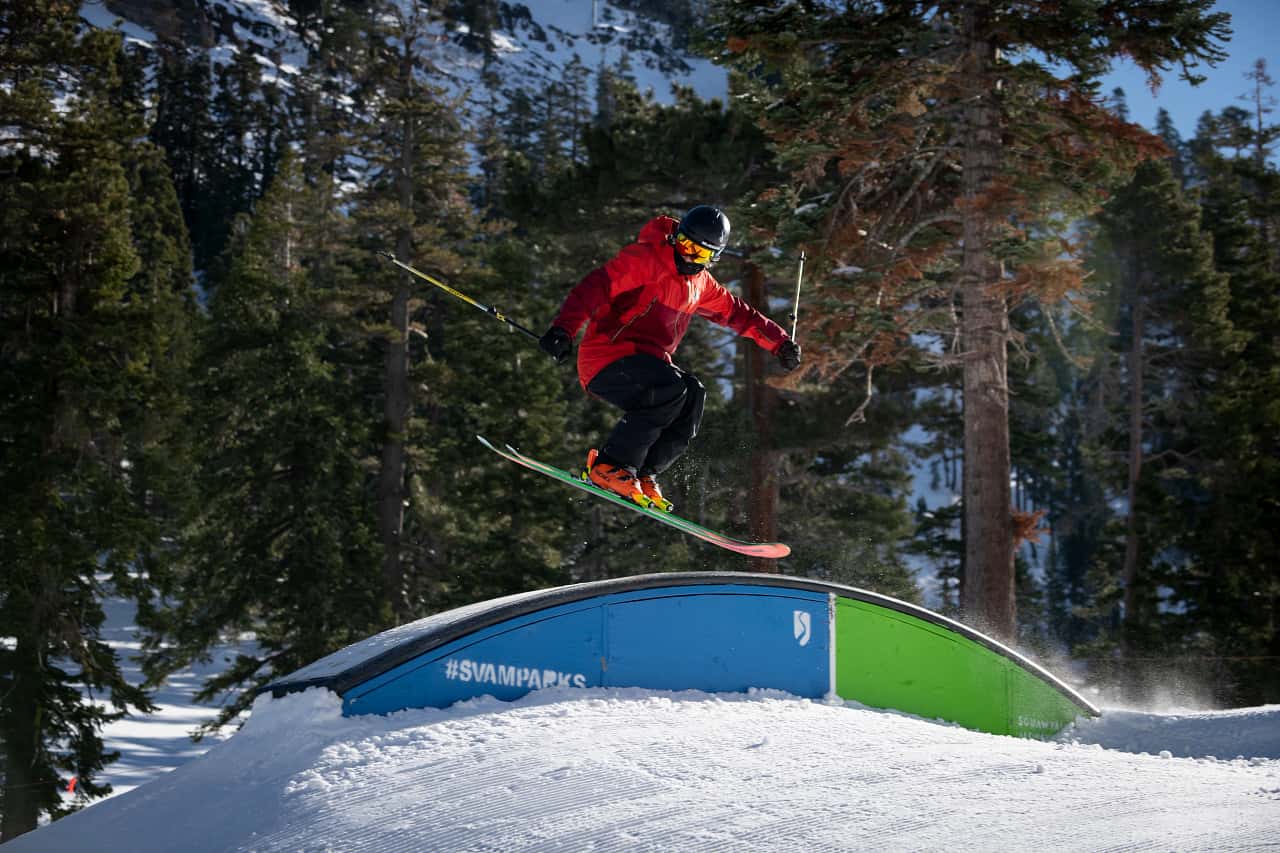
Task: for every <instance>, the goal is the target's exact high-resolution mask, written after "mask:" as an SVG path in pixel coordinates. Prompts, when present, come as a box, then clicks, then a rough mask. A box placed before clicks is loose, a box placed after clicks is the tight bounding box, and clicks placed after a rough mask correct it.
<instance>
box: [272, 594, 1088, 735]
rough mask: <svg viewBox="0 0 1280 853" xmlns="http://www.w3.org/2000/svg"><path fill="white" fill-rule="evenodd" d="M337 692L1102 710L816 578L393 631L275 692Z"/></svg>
mask: <svg viewBox="0 0 1280 853" xmlns="http://www.w3.org/2000/svg"><path fill="white" fill-rule="evenodd" d="M309 687H325V688H327V689H329V690H332V691H333V692H335V693H337V694H338V695H339V696H341V697H342V700H343V713H344V714H346V715H348V716H350V715H354V714H387V713H391V712H393V711H399V710H402V709H405V708H423V707H434V708H444V707H447V706H448V705H451V704H453V703H454V702H458V701H460V700H463V699H471V698H474V697H476V696H482V695H491V696H494V697H496V698H498V699H504V700H511V699H517V698H519V697H521V696H523V695H525V694H526V693H528V692H530V691H531V690H537V689H539V688H543V687H642V688H647V689H652V690H701V691H705V692H709V693H719V692H744V691H746V690H749V689H751V688H770V689H775V690H782V691H786V692H787V693H791V694H793V695H796V696H803V697H807V698H811V699H828V700H853V701H856V702H859V703H861V704H863V705H867V706H870V707H874V708H885V709H892V710H895V711H902V712H905V713H909V714H914V715H917V716H920V717H924V718H926V719H940V720H946V721H948V722H952V723H956V724H958V725H961V726H964V727H966V728H969V729H974V730H976V731H983V732H989V733H992V734H1003V735H1016V736H1020V737H1035V738H1043V737H1050V736H1052V735H1055V734H1057V733H1058V732H1060V731H1061V730H1062V729H1063V728H1064V727H1065V726H1067V725H1068V724H1069V723H1071V722H1072V721H1073V720H1075V719H1076V718H1077V717H1079V716H1082V715H1085V716H1097V715H1098V713H1099V711H1098V709H1097V708H1095V707H1094V706H1093V705H1092V704H1090V703H1089V702H1088V701H1086V700H1085V699H1084V698H1083V697H1081V696H1080V695H1079V694H1077V693H1076V692H1075V691H1074V690H1072V689H1071V688H1070V687H1068V686H1067V685H1066V684H1064V683H1063V682H1061V681H1059V680H1058V679H1057V678H1055V677H1054V676H1053V675H1051V674H1049V673H1048V672H1046V671H1045V670H1044V669H1042V668H1040V667H1039V666H1037V665H1036V664H1035V663H1033V662H1031V661H1030V660H1028V659H1027V658H1025V657H1023V656H1022V655H1019V654H1018V653H1017V652H1015V651H1013V650H1012V649H1009V648H1007V647H1005V646H1003V645H1001V644H1000V643H998V642H996V641H995V640H993V639H991V638H989V637H986V636H984V635H982V634H980V633H978V632H977V631H974V630H972V629H970V628H967V627H965V626H964V625H961V624H960V623H958V622H955V621H952V620H950V619H947V618H946V617H944V616H941V615H939V614H937V613H933V612H931V611H929V610H925V609H924V608H921V607H917V606H915V605H912V604H908V603H906V602H903V601H898V600H897V599H893V598H889V597H887V596H883V595H878V594H876V593H873V592H868V591H866V590H861V589H855V588H853V587H847V586H840V585H837V584H830V583H824V582H822V581H814V580H809V579H805V578H792V577H786V576H782V575H764V574H746V573H736V572H686V573H673V574H656V575H640V576H637V577H630V578H618V579H615V580H606V581H597V582H593V583H581V584H574V585H572V586H563V587H556V588H554V589H546V590H538V591H534V592H527V593H521V594H519V595H512V596H506V597H504V598H497V599H493V600H491V601H485V602H480V603H477V604H471V605H468V606H466V607H460V608H458V609H456V610H450V611H447V612H444V613H438V614H436V615H434V616H430V617H427V618H426V619H421V620H418V621H416V622H412V623H409V624H406V625H401V626H400V627H398V628H393V629H391V630H390V631H384V632H383V633H381V634H377V635H375V636H373V637H370V638H369V639H367V640H363V641H361V642H359V643H356V644H354V645H351V646H348V647H347V648H345V649H341V650H339V651H337V652H334V653H333V654H331V655H329V656H327V657H325V658H322V659H320V660H318V661H316V662H315V663H313V664H311V665H310V666H307V667H304V668H303V669H300V670H298V671H297V672H295V673H293V674H292V675H289V676H287V677H285V678H282V679H279V680H278V681H275V682H273V683H271V684H269V685H267V686H266V687H264V688H263V692H267V691H270V692H271V693H272V694H273V695H276V696H281V695H284V694H286V693H292V692H295V691H298V690H305V689H307V688H309Z"/></svg>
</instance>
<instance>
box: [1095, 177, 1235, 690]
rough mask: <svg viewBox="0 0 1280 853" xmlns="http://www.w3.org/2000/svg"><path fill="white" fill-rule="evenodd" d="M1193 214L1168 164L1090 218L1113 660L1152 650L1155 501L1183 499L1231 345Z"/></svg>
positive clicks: (1155, 636) (1159, 567)
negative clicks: (1110, 387) (1118, 504)
mask: <svg viewBox="0 0 1280 853" xmlns="http://www.w3.org/2000/svg"><path fill="white" fill-rule="evenodd" d="M1199 220H1200V212H1199V210H1198V209H1197V207H1196V206H1195V204H1194V203H1192V202H1190V201H1187V200H1186V199H1184V198H1183V197H1182V193H1181V188H1180V187H1179V184H1178V181H1177V179H1176V178H1175V177H1174V174H1173V172H1172V170H1171V169H1170V167H1169V165H1168V164H1166V163H1163V162H1154V161H1153V162H1149V163H1144V164H1142V165H1141V166H1140V167H1139V168H1138V170H1137V173H1136V174H1135V176H1134V178H1133V180H1132V181H1131V182H1130V183H1129V184H1128V185H1127V186H1126V187H1124V188H1123V189H1122V190H1121V191H1119V192H1117V193H1116V195H1115V196H1114V197H1113V198H1112V199H1111V200H1110V201H1109V202H1108V203H1107V205H1106V207H1105V208H1104V210H1103V211H1102V213H1101V214H1100V215H1099V217H1098V221H1099V234H1098V240H1099V245H1098V246H1097V247H1096V251H1097V252H1098V257H1099V262H1098V263H1097V264H1096V267H1095V268H1096V270H1097V272H1098V277H1099V279H1100V280H1101V281H1103V282H1106V283H1108V284H1110V286H1111V288H1112V299H1113V300H1114V306H1115V307H1114V322H1115V334H1116V341H1117V351H1116V352H1115V356H1114V357H1115V361H1116V365H1117V368H1118V370H1117V375H1118V376H1119V384H1120V388H1119V390H1120V394H1119V395H1116V396H1117V398H1118V399H1114V400H1113V404H1116V409H1117V411H1116V417H1115V419H1114V423H1116V424H1123V425H1124V426H1123V428H1113V430H1112V431H1111V435H1110V436H1104V437H1103V438H1104V441H1108V440H1109V444H1110V446H1109V447H1108V448H1107V449H1108V450H1110V451H1111V452H1112V453H1113V454H1114V455H1115V458H1116V459H1117V460H1121V459H1122V460H1123V464H1114V465H1112V466H1109V467H1110V470H1111V472H1112V477H1111V478H1110V479H1111V482H1112V483H1113V484H1114V488H1115V494H1116V496H1117V497H1118V498H1120V499H1122V500H1123V504H1124V506H1125V511H1124V518H1123V533H1119V530H1118V529H1117V533H1118V535H1119V542H1118V543H1117V544H1116V545H1114V546H1113V547H1114V550H1115V552H1116V553H1119V554H1120V561H1119V571H1118V572H1117V573H1116V574H1115V575H1114V576H1113V578H1112V581H1111V583H1112V584H1113V585H1114V588H1115V589H1116V590H1117V592H1118V596H1119V601H1118V605H1119V610H1118V616H1119V626H1118V630H1117V636H1116V639H1117V641H1118V647H1119V653H1120V656H1121V658H1132V657H1134V656H1137V655H1140V654H1141V653H1143V652H1145V651H1149V650H1150V649H1151V647H1152V646H1153V645H1155V644H1157V643H1158V642H1159V637H1160V631H1159V628H1160V627H1161V625H1160V621H1161V612H1160V603H1159V595H1158V590H1159V588H1160V587H1161V586H1162V585H1164V584H1166V583H1167V578H1165V577H1164V574H1165V573H1166V572H1167V571H1168V570H1169V567H1170V566H1171V564H1176V562H1177V560H1176V559H1173V558H1171V557H1170V555H1169V552H1168V548H1167V546H1166V545H1165V544H1164V543H1166V542H1169V541H1171V540H1172V539H1174V538H1176V535H1177V534H1176V530H1173V529H1164V530H1161V527H1162V525H1160V524H1159V518H1160V516H1161V504H1162V503H1163V502H1164V501H1165V500H1166V498H1165V497H1164V496H1165V495H1175V494H1177V493H1178V492H1179V491H1181V490H1182V485H1181V481H1182V480H1183V479H1184V478H1185V471H1186V468H1187V464H1188V463H1187V459H1188V454H1195V453H1198V452H1199V451H1198V450H1195V449H1194V448H1193V447H1192V446H1190V445H1189V444H1188V441H1187V432H1188V422H1189V420H1191V419H1193V418H1194V416H1195V412H1196V411H1197V410H1199V409H1200V408H1201V407H1202V406H1203V404H1204V392H1205V389H1204V385H1205V381H1206V379H1208V378H1209V377H1210V376H1211V375H1212V374H1211V372H1208V371H1210V368H1211V365H1212V364H1213V363H1214V361H1215V360H1216V359H1217V358H1218V357H1220V356H1219V354H1220V352H1221V351H1222V350H1226V351H1232V350H1236V349H1238V347H1239V344H1238V342H1237V341H1238V338H1239V336H1238V334H1237V333H1236V332H1234V331H1233V330H1232V328H1231V324H1230V320H1229V318H1228V315H1227V308H1228V302H1229V298H1230V294H1229V291H1228V289H1227V279H1226V277H1225V276H1223V275H1221V274H1220V273H1218V272H1217V271H1216V270H1215V269H1214V264H1213V253H1212V247H1211V245H1210V243H1209V241H1208V237H1207V235H1202V234H1201V233H1200V228H1199ZM1126 675H1127V676H1128V677H1127V678H1126V680H1125V681H1126V687H1127V688H1128V689H1130V690H1132V691H1140V690H1141V689H1142V682H1143V679H1142V677H1141V676H1142V673H1141V671H1140V670H1138V669H1136V668H1128V672H1127V673H1126Z"/></svg>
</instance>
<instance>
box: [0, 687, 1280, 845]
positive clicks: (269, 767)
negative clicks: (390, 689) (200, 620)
mask: <svg viewBox="0 0 1280 853" xmlns="http://www.w3.org/2000/svg"><path fill="white" fill-rule="evenodd" d="M1112 739H1115V740H1117V741H1122V742H1123V745H1124V746H1125V748H1126V749H1128V750H1145V751H1146V752H1147V753H1151V754H1142V753H1139V752H1134V751H1119V750H1117V749H1110V748H1105V746H1104V744H1109V743H1110V742H1111V740H1112ZM1166 740H1167V741H1168V744H1167V745H1165V746H1161V744H1163V743H1165V741H1166ZM1195 744H1208V745H1211V746H1212V747H1213V749H1215V750H1217V751H1218V752H1220V753H1221V754H1220V755H1219V756H1218V757H1217V758H1208V757H1205V756H1206V753H1204V752H1203V751H1199V750H1197V749H1195V748H1194V745H1195ZM1188 745H1191V746H1192V748H1191V749H1190V753H1193V754H1197V755H1199V756H1200V757H1198V758H1179V757H1174V756H1173V755H1172V754H1171V753H1172V751H1173V750H1174V749H1175V748H1177V749H1179V750H1181V749H1182V748H1183V747H1184V746H1188ZM1161 750H1164V751H1165V754H1164V756H1163V757H1162V756H1161V755H1160V754H1159V753H1160V751H1161ZM1237 755H1239V756H1242V757H1240V758H1236V756H1237ZM1276 759H1280V706H1268V707H1266V708H1260V709H1251V710H1247V711H1232V712H1220V713H1200V714H1192V715H1185V716H1163V717H1162V716H1157V715H1142V714H1135V713H1129V712H1114V713H1108V714H1104V716H1103V717H1102V719H1100V720H1097V721H1092V722H1089V723H1087V724H1082V725H1081V728H1080V729H1078V730H1077V731H1075V732H1070V733H1068V734H1067V735H1065V736H1064V737H1063V738H1062V739H1061V741H1060V742H1053V743H1042V742H1038V741H1030V740H1020V739H1015V738H1009V737H998V736H993V735H984V734H978V733H974V732H971V731H968V730H966V729H961V728H958V727H954V726H948V725H942V724H938V723H935V722H930V721H926V720H921V719H916V718H912V717H907V716H904V715H901V714H895V713H889V712H882V711H874V710H869V709H866V708H861V707H857V706H853V705H845V706H836V705H824V704H821V703H817V702H811V701H808V700H802V699H796V698H793V697H789V696H785V695H781V694H776V693H756V694H752V695H741V694H721V695H708V694H704V693H696V692H687V693H658V692H653V691H644V690H634V689H607V690H571V689H551V690H544V691H539V692H536V693H533V694H531V695H529V696H527V697H525V698H524V699H522V700H520V701H517V702H512V703H503V702H497V701H495V700H492V699H488V698H484V699H479V700H475V701H471V702H465V703H460V704H459V705H456V706H454V707H452V708H450V709H447V710H443V711H439V710H413V711H403V712H400V713H397V714H393V715H391V716H389V717H376V716H363V717H352V718H343V717H342V716H341V715H340V702H339V699H338V698H337V697H336V696H335V695H334V694H332V693H329V692H327V691H324V690H319V689H313V690H308V691H306V692H304V693H299V694H294V695H291V696H286V697H284V698H282V699H274V700H273V699H269V698H267V697H263V698H260V699H259V700H258V703H257V704H256V705H255V706H254V710H253V715H252V717H251V719H250V720H249V722H248V724H247V725H246V726H245V728H244V729H243V730H241V731H240V733H238V734H237V735H235V736H234V737H232V738H231V739H229V740H228V741H226V742H225V743H221V744H218V745H215V746H214V747H213V748H212V749H210V750H209V752H208V753H206V754H205V755H204V756H203V757H201V758H199V759H196V760H194V761H191V762H190V763H188V764H186V765H184V766H182V767H180V768H178V769H177V770H175V771H173V772H172V773H169V774H167V775H165V776H163V777H160V778H158V779H156V780H155V781H154V782H151V783H150V784H147V785H144V786H141V787H139V788H137V789H135V790H133V791H131V792H129V793H127V794H123V795H121V796H118V797H114V798H112V799H110V800H107V801H106V802H103V803H100V804H98V805H95V806H93V807H92V808H90V809H87V810H85V811H84V812H81V813H79V814H76V815H73V816H71V817H69V818H67V819H65V820H62V821H59V822H57V823H55V824H53V825H51V826H49V827H46V828H44V829H41V830H38V831H37V832H34V833H31V834H29V835H27V836H24V837H22V838H20V839H18V840H17V841H16V842H14V843H12V844H11V845H9V846H6V847H5V851H6V853H9V851H10V850H12V851H13V853H21V851H30V850H49V851H53V850H57V851H67V850H121V851H124V850H128V851H138V853H141V851H171V850H183V851H204V850H208V851H214V850H217V851H222V850H256V851H277V850H279V851H283V850H289V851H296V850H342V851H353V850H376V851H423V850H450V851H460V850H504V851H505V850H549V849H555V850H585V849H592V850H599V849H626V850H636V849H640V850H645V849H648V850H716V849H736V850H744V849H750V850H785V849H794V850H872V849H874V850H917V849H922V850H943V849H965V850H983V851H998V850H1018V851H1025V850H1031V849H1034V850H1090V851H1096V850H1148V849H1150V850H1214V851H1219V850H1247V849H1258V850H1260V849H1264V848H1274V846H1275V845H1277V844H1280V761H1278V760H1276Z"/></svg>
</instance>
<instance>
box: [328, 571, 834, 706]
mask: <svg viewBox="0 0 1280 853" xmlns="http://www.w3.org/2000/svg"><path fill="white" fill-rule="evenodd" d="M829 636H830V634H829V631H828V610H827V596H826V595H825V594H822V593H818V592H809V591H805V590H794V589H782V588H771V587H763V586H746V585H724V586H721V585H714V586H712V585H708V586H696V587H670V588H656V589H646V590H636V591H632V592H625V593H617V594H612V595H603V596H600V597H597V598H588V599H584V600H581V601H577V602H574V603H572V604H566V605H560V606H554V607H549V608H546V609H544V610H539V611H537V612H534V613H530V614H525V615H522V616H518V617H514V618H512V619H509V620H506V621H504V622H500V623H498V624H496V625H491V626H489V627H486V628H483V629H480V630H477V631H475V632H474V633H471V634H468V635H467V636H465V637H461V638H459V639H457V640H454V641H452V642H449V643H447V644H445V645H442V646H440V647H438V648H435V649H432V650H430V651H428V652H424V653H423V654H422V655H420V656H419V657H416V658H413V659H412V660H409V661H406V662H405V663H402V664H400V665H398V666H395V667H393V668H392V669H389V670H387V671H385V672H383V673H381V674H379V675H376V676H374V677H372V678H370V679H369V680H367V681H365V682H363V683H361V684H359V685H357V686H355V687H353V688H352V689H351V690H349V691H348V692H347V693H346V694H345V695H344V697H343V698H344V713H347V714H385V713H390V712H392V711H397V710H400V709H402V708H421V707H436V708H443V707H446V706H448V705H451V704H453V703H454V702H457V701H460V700H463V699H470V698H473V697H476V696H482V695H491V696H495V697H497V698H499V699H504V700H510V699H516V698H519V697H520V696H523V695H524V694H526V693H528V692H530V691H531V690H537V689H539V688H543V687H599V686H615V687H646V688H650V689H655V690H689V689H694V690H704V691H708V692H734V691H744V690H747V689H748V688H751V687H768V688H773V689H777V690H785V691H787V692H789V693H794V694H796V695H799V696H808V697H820V696H823V695H824V694H825V693H826V692H827V689H828V684H829V676H828V672H829V669H828V668H829V651H830V650H829V647H828V642H829Z"/></svg>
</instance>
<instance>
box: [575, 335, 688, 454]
mask: <svg viewBox="0 0 1280 853" xmlns="http://www.w3.org/2000/svg"><path fill="white" fill-rule="evenodd" d="M587 391H589V392H590V393H591V394H593V395H595V396H596V397H599V398H600V399H602V400H605V401H606V402H609V403H612V404H613V405H615V406H617V407H618V408H620V409H622V410H623V412H624V414H623V416H622V420H620V421H618V425H617V426H615V427H614V428H613V432H611V433H609V438H608V439H607V440H606V441H605V443H604V446H603V447H601V448H600V456H601V461H604V462H608V463H610V464H613V465H623V466H625V467H627V468H631V469H632V470H634V471H635V472H636V474H637V475H638V476H641V477H643V476H646V475H650V474H661V473H662V472H663V471H665V470H667V469H668V468H669V467H671V464H672V463H673V462H675V461H676V459H678V458H679V457H680V454H682V453H684V451H685V449H686V448H688V446H689V442H690V441H692V440H693V437H694V436H696V435H697V434H698V426H699V425H700V424H701V423H702V410H703V407H704V405H705V403H706V399H707V389H706V388H704V387H703V385H702V383H701V382H699V381H698V378H697V377H696V376H694V375H693V374H692V373H686V372H685V371H683V370H681V369H680V368H678V367H676V366H675V365H673V364H668V363H667V362H666V361H664V360H663V359H660V358H656V357H655V356H652V355H644V354H637V355H629V356H626V357H625V358H620V359H618V360H617V361H615V362H613V363H612V364H610V365H608V366H607V367H605V368H604V369H603V370H601V371H600V372H599V373H597V374H596V375H595V377H594V378H592V380H591V382H590V384H588V385H587Z"/></svg>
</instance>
